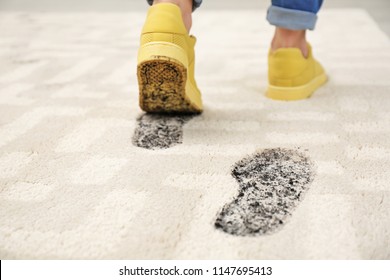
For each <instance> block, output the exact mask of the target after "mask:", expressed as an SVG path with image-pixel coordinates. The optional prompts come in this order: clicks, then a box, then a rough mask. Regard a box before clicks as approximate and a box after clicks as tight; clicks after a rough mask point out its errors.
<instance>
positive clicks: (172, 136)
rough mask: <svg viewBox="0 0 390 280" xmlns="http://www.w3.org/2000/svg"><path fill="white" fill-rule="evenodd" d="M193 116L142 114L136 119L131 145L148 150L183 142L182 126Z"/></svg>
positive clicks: (165, 147)
mask: <svg viewBox="0 0 390 280" xmlns="http://www.w3.org/2000/svg"><path fill="white" fill-rule="evenodd" d="M194 116H195V115H167V114H165V115H164V114H143V115H142V116H140V117H139V118H138V119H137V127H136V129H135V131H134V135H133V139H132V142H133V145H135V146H137V147H140V148H145V149H149V150H156V149H167V148H170V147H172V146H175V145H178V144H181V143H182V142H183V126H184V124H185V123H186V122H188V121H189V120H190V119H192V118H193V117H194Z"/></svg>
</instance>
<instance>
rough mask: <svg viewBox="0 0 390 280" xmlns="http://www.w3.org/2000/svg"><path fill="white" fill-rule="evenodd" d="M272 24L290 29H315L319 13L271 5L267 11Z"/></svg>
mask: <svg viewBox="0 0 390 280" xmlns="http://www.w3.org/2000/svg"><path fill="white" fill-rule="evenodd" d="M267 20H268V22H269V23H270V24H272V25H275V26H277V27H282V28H286V29H290V30H306V29H310V30H313V29H314V27H315V25H316V22H317V15H316V14H315V13H311V12H306V11H300V10H293V9H286V8H281V7H277V6H271V7H269V9H268V12H267Z"/></svg>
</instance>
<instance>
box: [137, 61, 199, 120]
mask: <svg viewBox="0 0 390 280" xmlns="http://www.w3.org/2000/svg"><path fill="white" fill-rule="evenodd" d="M137 75H138V84H139V104H140V107H141V109H142V110H144V111H146V112H151V113H201V112H202V109H201V108H200V107H198V106H196V104H194V103H193V102H192V101H191V98H190V96H191V91H193V89H191V85H190V84H189V82H188V81H187V69H186V67H185V66H184V65H183V64H181V63H180V62H179V61H174V60H173V59H171V58H168V57H158V56H156V57H155V58H154V59H150V60H147V61H144V62H141V63H140V64H139V65H138V69H137ZM193 94H196V93H192V95H193Z"/></svg>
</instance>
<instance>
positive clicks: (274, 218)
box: [215, 148, 314, 236]
mask: <svg viewBox="0 0 390 280" xmlns="http://www.w3.org/2000/svg"><path fill="white" fill-rule="evenodd" d="M232 176H233V177H234V178H235V179H236V180H237V182H238V183H239V185H240V190H239V194H238V196H237V198H235V199H234V200H233V201H232V202H230V203H228V204H226V205H225V206H224V207H223V209H222V211H221V212H220V213H219V214H218V217H217V220H216V221H215V227H216V228H218V229H220V230H222V231H224V232H226V233H229V234H232V235H239V236H257V235H264V234H270V233H274V232H275V231H277V230H278V229H280V228H281V227H282V226H283V224H285V223H286V221H287V219H288V218H289V217H290V216H291V214H292V212H293V211H294V209H295V207H296V206H297V205H298V204H299V201H300V200H301V199H302V198H303V195H304V193H305V192H306V190H307V189H308V187H309V184H310V183H311V181H312V180H313V177H314V171H313V165H312V163H311V161H310V160H309V159H308V158H307V157H306V156H305V155H303V154H302V153H300V152H299V151H295V150H289V149H281V148H277V149H266V150H264V151H262V152H261V153H256V154H254V155H252V156H249V157H247V158H244V159H242V160H240V161H239V162H237V163H236V164H235V165H234V167H233V170H232Z"/></svg>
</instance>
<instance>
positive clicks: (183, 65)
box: [137, 3, 203, 113]
mask: <svg viewBox="0 0 390 280" xmlns="http://www.w3.org/2000/svg"><path fill="white" fill-rule="evenodd" d="M195 43H196V39H195V37H193V36H189V35H188V34H187V30H186V28H185V26H184V23H183V19H182V15H181V11H180V8H179V7H178V6H177V5H174V4H169V3H162V4H158V5H154V6H152V7H150V9H149V12H148V15H147V18H146V22H145V25H144V27H143V29H142V34H141V46H140V48H139V52H138V67H137V76H138V85H139V103H140V107H141V109H143V110H144V111H146V112H160V113H161V112H163V113H172V112H179V113H200V112H202V108H203V107H202V100H201V95H200V91H199V89H198V87H197V85H196V82H195V78H194V63H195V52H194V47H195Z"/></svg>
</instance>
